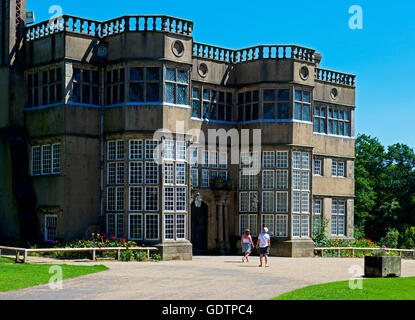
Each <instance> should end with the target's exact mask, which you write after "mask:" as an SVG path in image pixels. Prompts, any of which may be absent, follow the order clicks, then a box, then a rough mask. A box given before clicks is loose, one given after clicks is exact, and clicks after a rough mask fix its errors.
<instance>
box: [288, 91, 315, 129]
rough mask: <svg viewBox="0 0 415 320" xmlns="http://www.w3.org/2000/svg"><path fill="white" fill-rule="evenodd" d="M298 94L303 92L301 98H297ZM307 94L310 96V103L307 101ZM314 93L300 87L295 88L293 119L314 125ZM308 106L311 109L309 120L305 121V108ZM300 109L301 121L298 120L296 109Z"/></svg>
mask: <svg viewBox="0 0 415 320" xmlns="http://www.w3.org/2000/svg"><path fill="white" fill-rule="evenodd" d="M297 92H301V94H300V98H299V99H298V98H297ZM305 93H308V94H309V101H307V99H305V96H306V95H305ZM312 95H313V93H312V91H311V90H309V89H305V88H300V87H295V88H294V92H293V117H292V118H293V119H294V120H296V121H303V122H307V123H312V121H313V117H312V111H313V110H312V105H313V97H312ZM305 106H307V107H308V108H309V111H308V117H309V120H307V119H304V107H305ZM297 107H300V111H301V119H297V118H296V108H297Z"/></svg>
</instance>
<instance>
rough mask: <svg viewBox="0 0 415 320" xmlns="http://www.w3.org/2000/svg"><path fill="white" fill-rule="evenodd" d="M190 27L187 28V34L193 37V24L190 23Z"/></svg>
mask: <svg viewBox="0 0 415 320" xmlns="http://www.w3.org/2000/svg"><path fill="white" fill-rule="evenodd" d="M188 24H189V25H188V27H187V34H188V35H189V36H191V35H192V32H193V22H188Z"/></svg>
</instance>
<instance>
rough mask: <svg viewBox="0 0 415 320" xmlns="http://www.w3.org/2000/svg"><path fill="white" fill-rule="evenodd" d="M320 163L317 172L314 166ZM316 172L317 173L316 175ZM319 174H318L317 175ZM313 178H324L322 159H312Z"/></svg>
mask: <svg viewBox="0 0 415 320" xmlns="http://www.w3.org/2000/svg"><path fill="white" fill-rule="evenodd" d="M317 163H320V165H319V168H318V170H317V171H316V169H317V166H316V164H317ZM316 172H317V173H316ZM318 172H319V173H318ZM313 176H319V177H323V176H324V159H323V158H314V159H313Z"/></svg>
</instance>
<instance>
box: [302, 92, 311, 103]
mask: <svg viewBox="0 0 415 320" xmlns="http://www.w3.org/2000/svg"><path fill="white" fill-rule="evenodd" d="M303 101H304V102H310V92H308V91H303Z"/></svg>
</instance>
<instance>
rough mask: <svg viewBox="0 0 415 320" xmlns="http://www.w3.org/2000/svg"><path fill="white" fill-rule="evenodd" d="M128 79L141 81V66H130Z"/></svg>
mask: <svg viewBox="0 0 415 320" xmlns="http://www.w3.org/2000/svg"><path fill="white" fill-rule="evenodd" d="M130 80H131V81H142V80H143V68H137V67H132V68H130Z"/></svg>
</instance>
